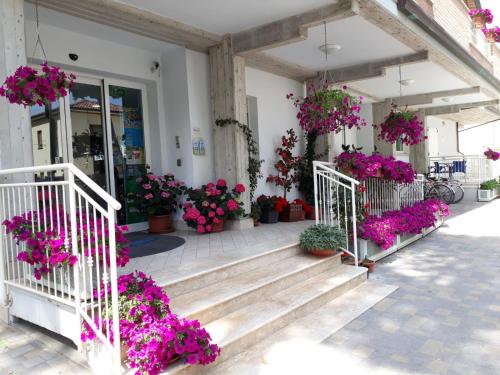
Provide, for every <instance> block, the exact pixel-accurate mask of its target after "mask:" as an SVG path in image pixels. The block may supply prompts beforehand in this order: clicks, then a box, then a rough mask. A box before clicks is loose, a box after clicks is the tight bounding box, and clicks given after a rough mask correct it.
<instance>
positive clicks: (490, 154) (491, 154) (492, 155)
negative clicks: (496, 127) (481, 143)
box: [484, 148, 500, 161]
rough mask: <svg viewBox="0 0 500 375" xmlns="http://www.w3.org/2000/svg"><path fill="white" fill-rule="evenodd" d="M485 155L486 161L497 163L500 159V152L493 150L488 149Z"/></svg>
mask: <svg viewBox="0 0 500 375" xmlns="http://www.w3.org/2000/svg"><path fill="white" fill-rule="evenodd" d="M484 155H485V156H486V159H489V160H493V161H497V160H498V159H500V152H496V151H493V150H492V149H491V148H488V149H487V150H486V151H485V152H484Z"/></svg>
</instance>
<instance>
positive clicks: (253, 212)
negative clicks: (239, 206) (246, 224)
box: [250, 202, 262, 220]
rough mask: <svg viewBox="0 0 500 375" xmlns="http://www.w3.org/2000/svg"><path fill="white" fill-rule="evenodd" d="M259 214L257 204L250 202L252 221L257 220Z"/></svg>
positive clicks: (260, 211)
mask: <svg viewBox="0 0 500 375" xmlns="http://www.w3.org/2000/svg"><path fill="white" fill-rule="evenodd" d="M261 214H262V209H261V208H260V205H259V204H258V203H257V202H252V208H251V211H250V216H251V217H252V219H255V220H259V219H260V215H261Z"/></svg>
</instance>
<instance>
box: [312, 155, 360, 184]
mask: <svg viewBox="0 0 500 375" xmlns="http://www.w3.org/2000/svg"><path fill="white" fill-rule="evenodd" d="M313 165H315V166H317V167H320V168H322V169H325V170H326V171H328V172H331V173H333V174H335V175H337V176H338V177H341V178H343V179H344V180H347V181H349V182H352V183H353V184H356V185H359V181H358V180H356V179H354V178H352V177H349V176H347V175H345V174H343V173H340V172H339V171H337V170H335V169H333V168H331V167H330V166H332V165H333V164H332V163H329V162H327V161H318V160H314V161H313Z"/></svg>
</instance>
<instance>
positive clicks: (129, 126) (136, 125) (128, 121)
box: [123, 108, 146, 164]
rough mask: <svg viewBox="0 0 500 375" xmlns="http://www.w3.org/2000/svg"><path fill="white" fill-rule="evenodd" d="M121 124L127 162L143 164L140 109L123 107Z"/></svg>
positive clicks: (142, 135)
mask: <svg viewBox="0 0 500 375" xmlns="http://www.w3.org/2000/svg"><path fill="white" fill-rule="evenodd" d="M123 125H124V134H125V149H126V158H127V164H145V163H146V160H145V153H144V131H143V124H142V116H141V111H140V110H137V109H135V108H124V112H123Z"/></svg>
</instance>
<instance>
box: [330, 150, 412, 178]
mask: <svg viewBox="0 0 500 375" xmlns="http://www.w3.org/2000/svg"><path fill="white" fill-rule="evenodd" d="M344 149H345V150H346V151H344V152H342V153H341V154H339V155H338V156H337V157H335V159H334V162H335V163H336V164H337V167H338V169H339V170H340V171H342V172H343V173H346V174H347V175H351V176H353V177H354V178H356V179H357V180H359V181H365V180H366V179H367V178H369V177H379V178H383V179H385V180H388V181H395V182H399V183H412V182H413V181H414V180H415V171H414V169H413V167H412V165H411V164H410V163H406V162H404V161H401V160H396V159H395V158H394V157H392V156H383V155H382V154H378V153H374V154H372V155H366V154H364V153H362V152H360V151H357V150H354V151H349V149H348V148H346V147H344Z"/></svg>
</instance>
